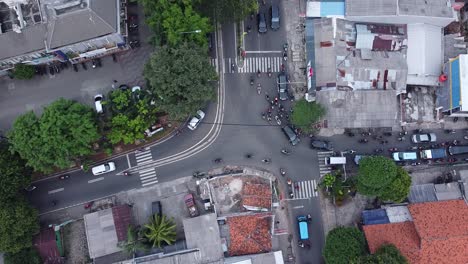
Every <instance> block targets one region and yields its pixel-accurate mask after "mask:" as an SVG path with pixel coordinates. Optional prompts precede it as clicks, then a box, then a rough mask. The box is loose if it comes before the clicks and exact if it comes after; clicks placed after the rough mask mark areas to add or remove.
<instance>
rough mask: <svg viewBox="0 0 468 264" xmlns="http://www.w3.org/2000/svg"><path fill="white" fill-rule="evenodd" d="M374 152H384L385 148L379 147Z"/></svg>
mask: <svg viewBox="0 0 468 264" xmlns="http://www.w3.org/2000/svg"><path fill="white" fill-rule="evenodd" d="M374 152H375V153H377V154H378V153H382V152H383V149H381V148H378V149H375V150H374Z"/></svg>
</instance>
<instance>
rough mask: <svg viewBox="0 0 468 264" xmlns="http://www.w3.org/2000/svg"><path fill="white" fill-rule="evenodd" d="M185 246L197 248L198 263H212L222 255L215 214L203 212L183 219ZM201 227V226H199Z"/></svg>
mask: <svg viewBox="0 0 468 264" xmlns="http://www.w3.org/2000/svg"><path fill="white" fill-rule="evenodd" d="M183 224H184V231H185V239H186V242H187V248H189V249H199V253H198V254H197V259H199V260H200V262H199V263H212V262H214V261H218V260H220V259H222V257H223V250H222V248H221V238H220V233H219V226H218V222H217V220H216V214H214V213H212V214H205V215H201V216H199V217H195V218H187V219H184V221H183ZM200 227H203V228H200Z"/></svg>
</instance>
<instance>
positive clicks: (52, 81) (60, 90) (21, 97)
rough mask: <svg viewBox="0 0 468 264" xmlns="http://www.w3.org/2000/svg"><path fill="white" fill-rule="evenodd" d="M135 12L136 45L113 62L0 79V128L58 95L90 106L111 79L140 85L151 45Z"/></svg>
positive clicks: (141, 16)
mask: <svg viewBox="0 0 468 264" xmlns="http://www.w3.org/2000/svg"><path fill="white" fill-rule="evenodd" d="M137 14H138V20H139V27H138V35H139V40H140V47H135V49H131V50H129V51H126V52H124V53H120V54H118V55H117V62H114V61H113V60H112V57H111V56H107V57H104V58H102V67H97V68H94V69H93V68H92V65H91V62H88V63H87V70H84V69H83V67H82V66H81V65H80V66H79V67H78V72H75V71H74V70H73V67H68V69H63V70H61V71H60V72H59V73H55V74H54V75H51V74H50V73H47V74H44V75H36V76H35V77H34V78H33V79H31V80H14V79H10V78H8V77H3V78H2V79H0V131H1V130H3V131H6V130H8V129H10V128H11V126H12V124H13V122H14V120H15V119H16V117H18V116H19V115H21V114H23V113H25V112H26V111H29V110H33V111H34V112H35V113H41V111H42V108H43V107H44V106H45V105H47V104H50V103H52V102H53V101H55V100H57V99H58V98H61V97H63V98H66V99H72V100H76V101H78V102H81V103H85V104H89V105H90V106H92V105H93V103H94V102H93V97H94V96H95V95H96V94H98V93H102V94H106V93H107V92H108V91H109V90H110V89H112V84H113V80H117V82H118V84H119V85H120V84H128V85H140V86H141V85H142V84H144V80H143V76H142V72H143V67H144V64H145V61H146V60H147V59H148V57H149V54H150V53H151V51H152V47H151V46H150V45H149V44H148V43H147V40H148V37H149V35H150V33H149V29H148V28H147V27H145V26H144V23H143V14H142V12H141V10H137Z"/></svg>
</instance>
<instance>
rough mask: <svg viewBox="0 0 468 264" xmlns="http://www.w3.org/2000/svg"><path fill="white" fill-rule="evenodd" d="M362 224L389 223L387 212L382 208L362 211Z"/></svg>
mask: <svg viewBox="0 0 468 264" xmlns="http://www.w3.org/2000/svg"><path fill="white" fill-rule="evenodd" d="M362 221H363V223H364V225H377V224H387V223H390V221H389V219H388V216H387V212H386V211H385V210H384V209H375V210H365V211H362Z"/></svg>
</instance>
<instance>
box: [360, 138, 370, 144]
mask: <svg viewBox="0 0 468 264" xmlns="http://www.w3.org/2000/svg"><path fill="white" fill-rule="evenodd" d="M358 142H359V143H367V142H369V140H367V139H366V138H361V139H359V141H358Z"/></svg>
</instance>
